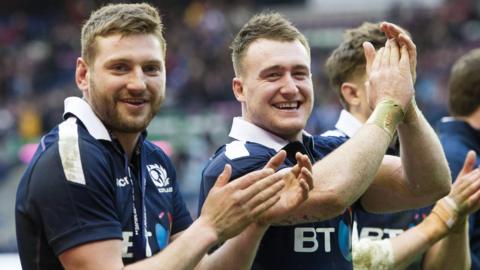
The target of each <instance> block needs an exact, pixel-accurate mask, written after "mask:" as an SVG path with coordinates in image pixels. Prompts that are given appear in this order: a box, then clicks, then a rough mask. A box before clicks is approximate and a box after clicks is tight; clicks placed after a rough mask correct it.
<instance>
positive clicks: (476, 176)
mask: <svg viewBox="0 0 480 270" xmlns="http://www.w3.org/2000/svg"><path fill="white" fill-rule="evenodd" d="M463 180H465V187H463V189H462V190H460V192H459V196H458V197H459V198H460V199H463V200H465V199H466V198H468V197H469V196H471V195H472V194H473V193H475V192H477V191H478V190H479V189H480V171H478V169H477V170H475V171H473V172H471V173H470V174H468V175H466V176H465V177H464V178H463Z"/></svg>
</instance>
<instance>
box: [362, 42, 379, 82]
mask: <svg viewBox="0 0 480 270" xmlns="http://www.w3.org/2000/svg"><path fill="white" fill-rule="evenodd" d="M362 45H363V53H364V55H365V61H366V72H367V76H368V75H369V74H370V71H371V69H372V65H373V62H374V60H375V55H376V52H375V47H373V45H372V43H370V42H364V43H363V44H362Z"/></svg>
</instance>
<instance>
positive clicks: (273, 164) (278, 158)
mask: <svg viewBox="0 0 480 270" xmlns="http://www.w3.org/2000/svg"><path fill="white" fill-rule="evenodd" d="M286 157H287V152H286V151H285V150H280V151H279V152H278V153H277V154H275V156H273V157H272V158H270V160H269V161H268V163H267V165H265V167H264V168H270V169H273V170H274V171H276V170H277V169H278V167H280V165H282V163H283V162H284V161H285V158H286Z"/></svg>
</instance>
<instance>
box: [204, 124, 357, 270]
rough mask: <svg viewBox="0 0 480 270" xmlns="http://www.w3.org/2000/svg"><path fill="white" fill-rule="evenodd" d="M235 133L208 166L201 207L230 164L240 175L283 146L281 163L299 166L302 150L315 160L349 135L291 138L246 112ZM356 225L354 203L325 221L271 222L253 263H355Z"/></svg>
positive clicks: (318, 266)
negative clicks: (265, 127) (271, 130)
mask: <svg viewBox="0 0 480 270" xmlns="http://www.w3.org/2000/svg"><path fill="white" fill-rule="evenodd" d="M230 137H232V138H233V139H235V140H234V141H233V142H231V143H229V144H227V145H224V146H222V147H220V148H219V149H218V150H217V152H216V153H215V155H214V156H213V157H212V158H211V159H210V161H209V162H208V164H207V165H206V167H205V169H204V171H203V174H202V183H201V187H200V203H199V209H201V207H202V205H203V202H204V200H205V198H206V196H207V194H208V192H209V190H210V189H211V188H212V186H213V184H214V183H215V181H216V179H217V176H218V175H219V174H220V173H221V171H222V170H223V168H224V166H225V165H226V164H230V165H231V166H232V177H231V179H236V178H238V177H240V176H242V175H244V174H247V173H249V172H251V171H254V170H258V169H261V168H263V167H264V166H265V164H266V163H267V162H268V160H269V159H270V158H271V157H272V156H274V155H275V154H276V153H277V152H278V151H280V150H281V149H282V148H283V149H286V150H287V154H288V158H287V159H286V161H285V162H284V164H282V165H281V168H285V167H292V166H294V164H295V163H296V161H295V159H294V155H295V152H297V151H300V152H303V153H305V154H307V155H309V157H310V158H311V159H312V160H313V161H316V160H320V159H322V158H323V157H324V156H325V155H327V154H328V153H330V152H331V151H332V150H333V149H335V148H336V147H338V146H339V145H340V144H342V143H343V142H344V141H345V140H344V139H341V138H333V137H331V138H323V137H312V136H310V135H308V134H304V135H303V144H302V143H300V142H296V143H289V142H288V141H285V140H283V139H281V138H279V137H277V136H275V135H273V134H271V133H269V132H267V131H265V130H263V129H261V128H259V127H257V126H255V125H253V124H251V123H249V122H247V121H245V120H243V119H242V118H235V119H234V121H233V126H232V130H231V132H230ZM352 225H353V212H352V210H351V209H349V210H347V211H345V213H344V214H342V215H341V216H338V217H336V218H333V219H330V220H327V221H323V222H309V223H304V224H297V225H293V226H271V227H270V228H269V229H268V230H267V232H266V233H265V235H264V237H263V238H262V240H261V243H260V246H259V250H258V253H257V255H256V257H255V260H254V263H253V267H252V269H275V270H281V269H305V270H308V269H312V270H313V269H315V270H316V269H339V270H340V269H352V263H351V228H352Z"/></svg>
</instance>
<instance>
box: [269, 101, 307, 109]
mask: <svg viewBox="0 0 480 270" xmlns="http://www.w3.org/2000/svg"><path fill="white" fill-rule="evenodd" d="M273 107H275V108H277V109H279V110H286V111H289V110H297V109H298V108H299V107H300V102H298V101H295V102H282V103H276V104H273Z"/></svg>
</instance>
